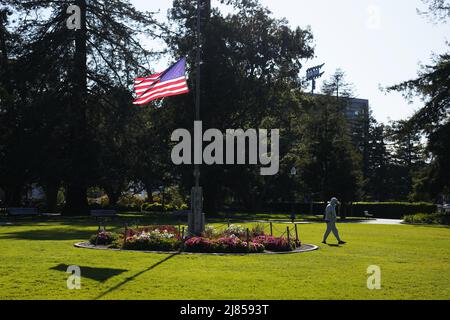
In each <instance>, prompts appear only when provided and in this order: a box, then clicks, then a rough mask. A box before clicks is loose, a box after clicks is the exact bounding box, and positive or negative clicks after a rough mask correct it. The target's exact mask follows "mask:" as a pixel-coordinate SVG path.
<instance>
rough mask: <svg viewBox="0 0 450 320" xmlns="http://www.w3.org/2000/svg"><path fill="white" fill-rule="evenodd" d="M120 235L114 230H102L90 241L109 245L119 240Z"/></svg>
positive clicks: (94, 243) (95, 243)
mask: <svg viewBox="0 0 450 320" xmlns="http://www.w3.org/2000/svg"><path fill="white" fill-rule="evenodd" d="M118 238H119V235H118V234H116V233H113V232H107V231H104V230H102V231H100V232H98V233H96V234H94V235H92V237H91V238H90V239H89V242H90V243H91V244H93V245H100V246H107V245H110V244H112V243H113V242H114V241H116V240H118Z"/></svg>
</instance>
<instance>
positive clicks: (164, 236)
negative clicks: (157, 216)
mask: <svg viewBox="0 0 450 320" xmlns="http://www.w3.org/2000/svg"><path fill="white" fill-rule="evenodd" d="M180 247H181V240H180V239H179V236H178V232H177V229H176V228H175V227H173V226H150V227H144V228H139V229H127V234H126V240H125V241H124V243H123V248H124V249H130V250H149V251H174V250H179V249H180Z"/></svg>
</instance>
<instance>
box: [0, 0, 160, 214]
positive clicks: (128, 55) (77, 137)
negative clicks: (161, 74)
mask: <svg viewBox="0 0 450 320" xmlns="http://www.w3.org/2000/svg"><path fill="white" fill-rule="evenodd" d="M3 2H7V3H8V4H9V5H11V6H13V7H14V9H15V10H17V14H18V15H19V17H20V21H19V26H18V31H20V32H21V33H22V34H23V36H24V38H25V40H26V42H27V43H28V46H27V47H26V50H25V51H24V56H26V57H27V58H28V64H27V65H26V69H35V70H39V71H40V73H41V74H43V75H44V79H43V81H42V82H44V83H45V81H47V82H46V83H47V84H49V83H50V82H49V80H48V79H55V80H59V81H54V83H52V85H51V86H50V85H49V86H48V87H51V90H50V89H48V88H45V89H44V90H42V92H41V93H40V94H41V95H46V96H47V97H49V96H50V93H51V92H54V93H55V92H56V94H54V95H53V99H54V100H53V101H55V103H56V102H59V103H60V104H61V105H62V106H63V107H62V108H64V110H65V112H66V115H69V116H66V117H65V119H64V121H62V122H61V123H58V124H57V126H58V127H60V128H62V132H63V134H64V135H63V136H64V145H63V148H62V149H63V150H62V154H60V155H59V156H60V157H62V158H63V159H66V160H67V161H66V163H65V166H64V167H63V170H62V178H63V180H64V182H65V184H66V188H67V194H66V210H65V211H66V212H67V213H68V214H81V213H83V212H85V211H86V208H87V200H86V190H87V187H88V185H89V184H92V183H93V179H94V177H95V170H96V168H95V158H96V157H95V154H96V152H97V151H96V150H95V148H94V143H93V130H92V128H93V127H95V123H92V121H91V119H92V118H93V117H90V116H91V113H92V108H91V106H92V103H93V99H92V97H93V96H95V97H97V98H98V97H99V98H100V99H102V100H105V101H108V99H109V96H108V93H109V92H110V90H111V89H112V88H115V87H117V86H120V87H122V88H127V87H128V86H129V85H130V84H131V82H132V79H133V77H134V76H135V75H136V74H138V73H142V72H144V71H147V69H146V68H145V67H144V65H146V64H147V62H148V61H149V58H150V57H151V56H152V55H153V54H154V53H152V52H149V51H148V50H146V49H145V48H143V46H142V45H141V44H140V39H139V36H140V35H146V36H147V37H150V38H155V37H158V36H159V34H158V30H160V29H161V28H162V26H161V25H159V24H158V23H157V22H156V21H155V19H154V18H153V15H152V14H151V13H148V12H139V11H137V10H136V9H135V8H134V7H133V6H132V5H131V4H130V3H129V1H121V0H113V1H89V2H88V1H86V0H77V1H75V4H76V5H77V6H78V7H79V8H80V9H81V28H80V29H78V30H68V29H67V28H66V19H67V18H68V15H67V14H66V10H67V8H68V7H69V5H71V4H73V2H72V1H58V2H55V1H46V0H37V1H31V0H29V1H22V0H21V1H18V0H10V1H6V0H2V3H3ZM31 13H33V16H34V17H35V19H25V17H28V16H30V14H31ZM54 85H56V87H55V86H54ZM122 107H129V105H127V106H125V105H123V106H122Z"/></svg>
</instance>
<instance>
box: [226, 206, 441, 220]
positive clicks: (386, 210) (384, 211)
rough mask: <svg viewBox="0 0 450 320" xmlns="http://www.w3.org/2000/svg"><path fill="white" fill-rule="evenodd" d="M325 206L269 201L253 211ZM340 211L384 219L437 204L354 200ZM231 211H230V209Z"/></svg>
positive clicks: (311, 210) (318, 210)
mask: <svg viewBox="0 0 450 320" xmlns="http://www.w3.org/2000/svg"><path fill="white" fill-rule="evenodd" d="M325 207H326V203H325V202H314V203H313V204H310V203H270V204H266V205H265V206H264V210H259V211H255V213H280V214H281V213H282V214H289V213H291V212H295V213H296V214H300V215H301V214H303V215H309V214H313V215H321V214H323V213H324V211H325ZM236 211H238V212H239V211H241V212H242V211H244V210H243V209H237V208H236V209H235V210H234V212H236ZM340 211H341V212H338V214H339V215H341V213H343V214H344V216H346V217H364V216H365V211H367V212H368V213H369V214H371V215H373V216H374V218H384V219H402V218H403V217H404V216H405V215H412V214H416V213H435V212H437V206H436V205H434V204H432V203H425V202H417V203H410V202H354V203H352V204H342V205H341V208H340ZM230 212H232V211H230Z"/></svg>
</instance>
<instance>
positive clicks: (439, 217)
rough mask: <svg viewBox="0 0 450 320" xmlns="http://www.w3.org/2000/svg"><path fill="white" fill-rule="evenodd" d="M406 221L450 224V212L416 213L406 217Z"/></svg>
mask: <svg viewBox="0 0 450 320" xmlns="http://www.w3.org/2000/svg"><path fill="white" fill-rule="evenodd" d="M404 220H405V222H406V223H412V224H442V225H450V214H448V213H431V214H430V213H416V214H413V215H407V216H405V217H404Z"/></svg>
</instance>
